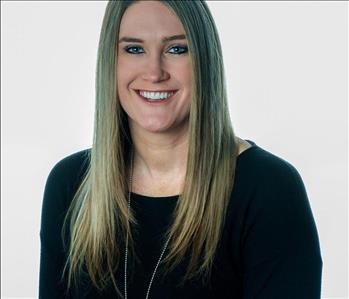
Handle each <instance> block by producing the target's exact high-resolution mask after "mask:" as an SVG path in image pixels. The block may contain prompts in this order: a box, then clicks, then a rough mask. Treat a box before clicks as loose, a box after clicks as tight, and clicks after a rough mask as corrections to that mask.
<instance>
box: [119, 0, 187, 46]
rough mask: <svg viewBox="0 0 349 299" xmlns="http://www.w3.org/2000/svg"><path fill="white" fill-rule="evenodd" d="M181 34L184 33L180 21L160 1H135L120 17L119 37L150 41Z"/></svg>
mask: <svg viewBox="0 0 349 299" xmlns="http://www.w3.org/2000/svg"><path fill="white" fill-rule="evenodd" d="M182 33H183V34H184V33H185V31H184V28H183V25H182V23H181V21H180V20H179V19H178V17H177V16H176V14H175V13H174V12H172V11H171V10H170V9H169V8H168V7H167V6H166V5H165V4H163V3H161V1H137V2H136V3H134V4H132V5H131V6H129V7H128V8H127V9H126V11H125V13H124V15H123V16H122V19H121V24H120V32H119V35H120V36H122V35H132V36H139V37H144V38H149V39H151V38H152V37H153V38H160V37H162V36H167V35H171V34H173V35H174V34H182Z"/></svg>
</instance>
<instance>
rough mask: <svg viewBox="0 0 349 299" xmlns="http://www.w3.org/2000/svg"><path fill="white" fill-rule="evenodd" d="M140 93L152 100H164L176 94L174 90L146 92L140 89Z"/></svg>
mask: <svg viewBox="0 0 349 299" xmlns="http://www.w3.org/2000/svg"><path fill="white" fill-rule="evenodd" d="M139 93H140V94H141V95H142V96H143V97H145V98H147V99H151V100H163V99H165V98H168V97H170V96H171V95H173V94H174V92H146V91H139Z"/></svg>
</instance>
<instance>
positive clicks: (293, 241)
mask: <svg viewBox="0 0 349 299" xmlns="http://www.w3.org/2000/svg"><path fill="white" fill-rule="evenodd" d="M281 168H282V169H277V171H274V169H273V170H272V171H271V173H273V174H272V175H269V174H267V175H266V177H264V178H260V184H259V186H258V188H257V189H258V190H257V192H256V196H255V198H254V201H253V203H252V204H251V213H250V214H251V215H253V217H250V218H249V219H248V221H247V225H246V228H245V230H244V234H243V246H242V252H243V265H244V276H243V288H244V297H243V298H244V299H320V293H321V275H322V258H321V253H320V246H319V239H318V234H317V230H316V225H315V221H314V218H313V215H312V211H311V208H310V204H309V200H308V197H307V194H306V190H305V187H304V184H303V181H302V179H301V177H300V175H299V173H298V172H297V171H296V169H295V168H294V167H293V166H292V165H290V164H287V165H284V164H283V165H282V167H281Z"/></svg>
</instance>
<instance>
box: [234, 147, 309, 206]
mask: <svg viewBox="0 0 349 299" xmlns="http://www.w3.org/2000/svg"><path fill="white" fill-rule="evenodd" d="M235 182H236V189H237V190H236V193H237V194H238V197H239V198H240V200H241V201H242V203H243V204H244V205H246V206H248V207H249V209H250V212H253V211H254V212H257V211H258V210H259V209H266V208H268V207H273V209H272V210H274V211H275V209H279V211H280V209H281V210H283V209H284V208H286V207H289V208H290V207H291V206H292V207H293V208H295V209H297V208H299V206H303V207H304V206H308V205H309V202H308V198H307V193H306V189H305V185H304V182H303V179H302V177H301V174H300V172H299V171H298V169H297V168H296V166H295V165H294V164H292V163H291V162H290V161H288V160H287V159H285V158H284V157H281V156H279V155H277V154H274V153H271V152H270V151H267V150H265V149H264V148H262V147H260V146H254V147H253V148H250V149H248V150H247V151H246V153H244V154H243V155H242V157H241V159H238V162H237V166H236V181H235Z"/></svg>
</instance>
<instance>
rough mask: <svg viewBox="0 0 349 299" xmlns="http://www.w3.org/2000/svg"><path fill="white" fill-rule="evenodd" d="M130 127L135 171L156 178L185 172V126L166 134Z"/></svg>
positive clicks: (186, 132) (186, 149) (186, 150)
mask: <svg viewBox="0 0 349 299" xmlns="http://www.w3.org/2000/svg"><path fill="white" fill-rule="evenodd" d="M130 129H131V135H132V141H133V148H134V161H133V171H134V172H135V173H138V174H139V175H140V176H142V177H146V178H149V179H155V180H157V179H163V178H165V177H171V176H172V177H173V175H176V174H178V175H180V174H183V172H185V170H186V164H187V154H188V129H187V127H186V128H183V129H182V130H177V131H176V132H175V133H166V134H164V133H152V132H149V131H144V130H143V131H141V130H137V129H135V128H130Z"/></svg>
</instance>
